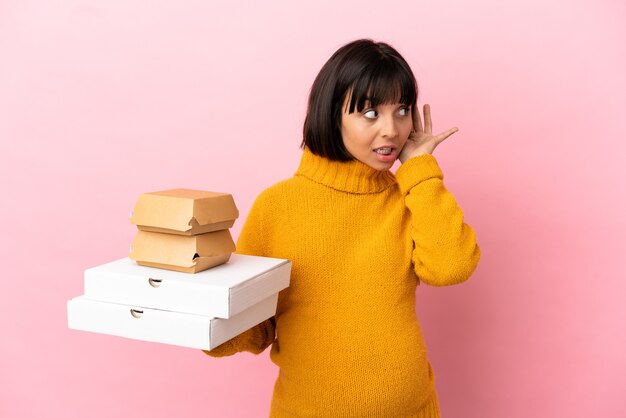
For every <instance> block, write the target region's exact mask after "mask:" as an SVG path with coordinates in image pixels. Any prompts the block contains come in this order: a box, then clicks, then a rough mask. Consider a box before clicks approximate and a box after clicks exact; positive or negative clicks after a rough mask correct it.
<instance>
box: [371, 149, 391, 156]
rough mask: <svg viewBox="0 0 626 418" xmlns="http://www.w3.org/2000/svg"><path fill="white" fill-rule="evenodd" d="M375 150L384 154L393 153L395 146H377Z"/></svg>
mask: <svg viewBox="0 0 626 418" xmlns="http://www.w3.org/2000/svg"><path fill="white" fill-rule="evenodd" d="M374 152H375V153H377V154H382V155H391V153H392V152H393V148H376V149H375V150H374Z"/></svg>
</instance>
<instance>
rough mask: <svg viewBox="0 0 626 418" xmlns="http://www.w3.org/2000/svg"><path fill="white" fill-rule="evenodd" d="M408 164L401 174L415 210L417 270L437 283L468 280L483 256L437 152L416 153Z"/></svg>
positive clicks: (412, 227) (412, 228) (406, 196)
mask: <svg viewBox="0 0 626 418" xmlns="http://www.w3.org/2000/svg"><path fill="white" fill-rule="evenodd" d="M405 164H408V165H407V166H406V167H404V170H402V171H400V169H399V170H398V175H397V177H398V182H399V184H400V188H401V190H402V191H403V194H404V199H405V204H406V207H407V208H408V210H409V211H410V212H411V225H410V234H411V238H412V240H413V243H414V248H413V255H412V258H413V264H414V268H415V273H416V274H417V276H418V277H419V278H420V280H422V281H423V282H425V283H428V284H430V285H433V286H447V285H452V284H457V283H461V282H463V281H465V280H467V279H468V278H469V277H470V276H471V274H472V273H473V272H474V270H475V269H476V266H477V265H478V261H479V259H480V247H479V246H478V244H477V241H476V234H475V232H474V230H473V229H472V227H471V226H469V225H468V224H466V223H465V222H464V215H463V211H462V210H461V208H460V207H459V205H458V203H457V202H456V199H455V198H454V196H453V195H452V193H450V192H449V191H448V190H447V189H446V188H445V186H444V184H443V173H442V172H441V169H440V168H439V165H438V163H437V161H436V159H435V158H434V156H432V155H431V154H427V155H423V156H419V157H415V158H413V159H411V160H408V161H407V162H406V163H405ZM401 168H403V167H401Z"/></svg>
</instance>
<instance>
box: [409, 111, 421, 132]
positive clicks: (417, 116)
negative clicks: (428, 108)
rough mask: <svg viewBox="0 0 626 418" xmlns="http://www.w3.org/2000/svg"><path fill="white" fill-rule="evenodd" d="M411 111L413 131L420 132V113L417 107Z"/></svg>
mask: <svg viewBox="0 0 626 418" xmlns="http://www.w3.org/2000/svg"><path fill="white" fill-rule="evenodd" d="M411 111H412V112H413V131H414V132H421V131H422V120H421V119H420V111H419V108H418V107H417V106H414V107H413V108H412V109H411Z"/></svg>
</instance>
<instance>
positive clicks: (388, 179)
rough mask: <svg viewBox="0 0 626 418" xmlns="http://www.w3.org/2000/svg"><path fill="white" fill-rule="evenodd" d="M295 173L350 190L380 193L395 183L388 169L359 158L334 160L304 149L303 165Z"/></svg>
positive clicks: (339, 188) (342, 189) (337, 187)
mask: <svg viewBox="0 0 626 418" xmlns="http://www.w3.org/2000/svg"><path fill="white" fill-rule="evenodd" d="M294 176H303V177H306V178H308V179H311V180H313V181H314V182H316V183H320V184H323V185H325V186H328V187H332V188H333V189H337V190H341V191H344V192H349V193H359V194H365V193H379V192H382V191H383V190H385V189H387V188H389V186H391V185H392V184H396V183H397V181H396V178H395V176H394V175H393V174H392V173H391V172H390V171H389V170H384V171H379V170H376V169H375V168H372V167H370V166H369V165H367V164H365V163H363V162H361V161H359V160H356V159H355V160H352V161H346V162H343V161H332V160H329V159H328V158H325V157H320V156H319V155H315V154H313V153H312V152H311V151H310V150H309V148H308V147H305V148H304V151H303V153H302V160H301V161H300V166H299V167H298V170H296V173H295V174H294Z"/></svg>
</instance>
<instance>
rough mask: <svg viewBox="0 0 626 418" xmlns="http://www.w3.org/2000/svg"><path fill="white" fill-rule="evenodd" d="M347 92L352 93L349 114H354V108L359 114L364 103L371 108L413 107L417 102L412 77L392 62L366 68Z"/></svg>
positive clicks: (399, 65)
mask: <svg viewBox="0 0 626 418" xmlns="http://www.w3.org/2000/svg"><path fill="white" fill-rule="evenodd" d="M367 70H369V71H367ZM349 90H351V92H352V96H351V98H350V107H349V113H352V112H354V110H355V107H356V110H357V111H358V112H361V111H362V110H363V109H364V108H365V103H366V101H369V104H370V105H371V106H372V107H376V106H378V105H380V104H388V103H400V104H403V105H406V106H414V105H415V102H416V101H417V88H416V85H415V80H414V78H413V75H412V74H411V73H410V72H408V71H406V69H405V68H404V66H403V65H402V63H399V62H397V61H395V62H394V61H392V60H384V61H382V62H381V63H380V65H378V66H375V67H369V68H366V71H364V72H363V73H362V74H361V76H360V77H359V78H358V79H357V80H355V82H354V84H353V86H352V88H351V89H349Z"/></svg>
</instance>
